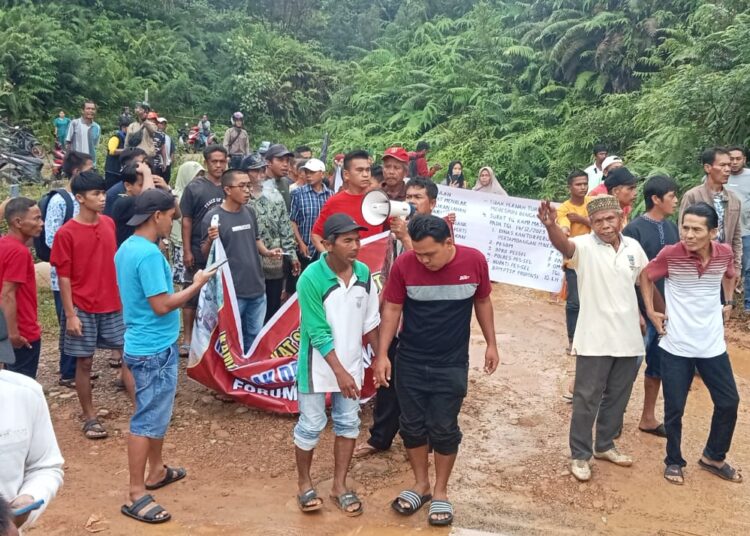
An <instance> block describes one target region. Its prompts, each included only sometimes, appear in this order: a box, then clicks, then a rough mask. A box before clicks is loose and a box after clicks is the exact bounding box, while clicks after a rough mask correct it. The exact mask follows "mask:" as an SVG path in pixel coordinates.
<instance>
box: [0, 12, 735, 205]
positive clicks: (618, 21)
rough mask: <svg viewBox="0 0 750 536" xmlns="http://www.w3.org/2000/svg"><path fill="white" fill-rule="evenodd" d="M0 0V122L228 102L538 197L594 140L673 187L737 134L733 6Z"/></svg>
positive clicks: (286, 130) (193, 109)
mask: <svg viewBox="0 0 750 536" xmlns="http://www.w3.org/2000/svg"><path fill="white" fill-rule="evenodd" d="M0 6H2V7H0V51H1V52H0V114H2V115H7V116H9V117H10V119H11V120H14V121H18V120H22V121H29V122H32V123H36V124H37V125H40V124H44V125H45V130H48V129H49V127H48V125H49V123H48V121H49V120H50V118H51V117H52V116H53V115H54V113H55V112H56V110H57V109H59V108H64V109H66V110H68V111H69V112H70V111H71V110H73V111H76V110H77V109H78V107H79V106H80V103H81V101H82V99H83V98H93V99H94V100H96V101H97V103H99V106H100V111H99V118H100V122H101V123H102V124H103V125H104V126H105V130H106V129H107V128H108V127H111V126H112V124H113V122H114V118H115V117H116V115H117V114H118V113H119V111H120V107H121V106H123V105H126V104H132V102H133V101H135V100H139V99H141V98H142V97H143V94H144V91H145V90H148V94H149V99H150V101H151V103H152V104H153V105H154V106H155V107H156V108H157V109H158V110H159V112H160V113H162V114H164V115H167V116H168V117H169V118H170V119H173V120H179V121H180V122H181V121H183V120H184V121H194V120H195V118H196V117H197V116H199V115H200V114H201V113H203V112H207V113H209V114H210V115H211V116H212V118H216V117H220V118H221V117H225V118H228V117H229V115H230V113H231V112H233V111H235V110H238V109H239V110H242V111H243V112H245V114H246V116H247V117H248V118H249V120H248V121H247V123H248V126H249V128H250V130H251V136H252V137H253V139H254V140H258V139H260V138H265V139H274V140H279V139H284V140H286V141H287V142H288V143H289V144H294V143H296V142H305V143H309V144H311V145H317V144H318V142H319V140H320V139H321V137H322V135H323V133H324V132H329V133H330V135H331V147H330V149H331V153H330V154H332V153H333V152H334V151H335V152H338V151H341V150H347V149H353V148H359V147H361V148H365V149H368V150H371V151H373V152H376V153H379V152H381V151H382V150H383V149H385V148H386V147H387V146H389V145H392V144H401V145H404V146H406V147H407V148H409V149H413V148H414V146H415V144H416V142H417V141H418V140H420V139H425V140H427V141H429V142H430V143H431V145H432V147H433V150H432V153H431V154H430V159H431V161H432V162H439V163H442V164H443V165H446V164H447V163H448V162H449V161H450V160H453V159H458V160H462V161H463V163H464V169H465V173H466V175H467V177H470V182H471V181H472V180H473V177H474V176H475V175H476V173H477V171H478V170H479V168H480V167H482V166H485V165H490V166H492V167H493V168H494V169H495V172H496V174H497V176H498V177H499V178H500V180H501V181H502V182H503V185H504V186H505V187H506V189H507V190H508V191H509V192H510V193H511V194H513V195H519V196H528V197H540V196H551V197H556V198H560V197H562V196H563V195H564V193H565V181H564V177H565V176H566V175H567V173H568V172H569V171H570V170H571V169H573V168H581V167H585V166H586V165H588V163H589V162H590V159H591V154H590V153H591V147H592V145H594V144H595V143H598V142H603V143H606V144H608V146H609V147H610V152H612V153H614V154H618V155H620V156H622V157H623V158H625V160H626V163H627V165H628V166H629V167H631V168H632V169H634V170H635V171H637V172H638V173H640V174H643V175H648V174H651V173H654V172H657V171H659V172H664V173H669V174H671V175H673V176H675V177H676V178H677V179H678V180H679V181H680V184H681V185H682V186H683V187H685V188H687V187H688V186H691V185H692V184H693V183H695V181H696V180H697V178H698V176H699V175H700V169H699V167H698V165H697V154H698V153H699V152H700V150H701V149H703V148H704V147H707V146H710V145H714V144H729V143H747V142H748V141H750V123H748V121H747V120H746V117H747V115H748V112H750V83H748V82H749V81H750V62H748V60H747V58H750V2H748V1H747V0H713V1H704V0H663V1H659V2H649V1H646V0H480V1H475V0H463V1H461V0H376V1H375V2H373V1H372V0H160V1H156V2H154V1H153V0H152V1H150V2H149V1H146V0H78V1H70V0H69V1H62V0H60V1H41V0H35V1H32V0H17V1H5V2H2V3H0ZM221 123H223V121H222V120H221V119H220V120H219V121H218V125H217V127H220V126H221ZM444 173H445V171H443V172H441V174H444Z"/></svg>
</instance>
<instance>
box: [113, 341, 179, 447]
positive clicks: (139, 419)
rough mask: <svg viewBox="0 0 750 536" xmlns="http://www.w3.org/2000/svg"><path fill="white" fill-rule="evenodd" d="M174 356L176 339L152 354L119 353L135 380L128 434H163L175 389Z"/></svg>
mask: <svg viewBox="0 0 750 536" xmlns="http://www.w3.org/2000/svg"><path fill="white" fill-rule="evenodd" d="M178 355H179V352H178V350H177V343H176V342H175V343H174V344H172V345H171V346H170V347H169V348H167V349H166V350H163V351H161V352H159V353H156V354H152V355H130V354H128V353H124V354H123V356H122V359H123V361H124V363H125V364H126V365H127V367H128V368H129V369H130V372H132V374H133V379H134V380H135V413H133V416H132V417H131V418H130V433H131V434H134V435H137V436H141V437H148V438H151V439H161V438H163V437H164V436H165V435H166V434H167V428H168V427H169V421H170V420H171V419H172V407H173V406H174V395H175V393H176V392H177V363H178V361H179V359H178V357H177V356H178Z"/></svg>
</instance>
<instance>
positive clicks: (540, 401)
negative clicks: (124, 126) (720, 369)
mask: <svg viewBox="0 0 750 536" xmlns="http://www.w3.org/2000/svg"><path fill="white" fill-rule="evenodd" d="M493 300H494V304H495V313H496V330H497V333H498V339H499V345H500V348H501V366H500V367H499V369H498V372H497V373H496V374H495V375H494V376H492V377H487V376H485V375H484V373H482V372H481V367H482V363H483V352H484V348H483V341H482V337H481V334H480V332H479V330H478V327H477V326H476V325H475V326H474V330H473V333H474V335H473V340H472V355H471V359H472V371H471V376H470V388H469V396H468V397H467V399H466V401H465V404H464V409H463V412H462V415H461V425H462V428H463V431H464V442H463V444H462V449H461V452H460V454H459V457H458V461H457V464H456V468H455V470H454V475H453V479H452V485H451V495H452V500H453V501H454V504H455V507H456V525H458V526H461V527H466V528H471V529H478V530H485V531H491V532H498V533H503V534H521V535H537V534H539V535H560V534H562V535H564V534H571V535H572V534H618V535H619V534H622V535H640V534H663V535H682V536H695V535H701V536H703V535H715V534H721V535H745V534H749V533H750V487H748V486H750V483H747V484H741V485H735V484H731V483H726V482H722V481H719V480H718V479H716V478H715V477H713V476H711V475H709V474H708V473H705V472H703V471H699V470H698V468H697V466H696V464H695V463H693V461H695V460H697V459H698V457H699V456H700V453H701V450H702V447H703V444H704V442H705V439H706V436H707V433H708V426H709V421H710V408H711V402H710V399H709V396H708V394H707V392H706V389H705V388H704V386H703V384H702V383H701V382H700V380H699V379H696V381H695V382H694V384H693V388H692V391H691V393H690V399H689V401H688V407H687V411H686V416H685V422H684V437H683V448H684V453H685V456H686V458H687V459H688V461H689V462H690V465H689V466H688V468H687V470H686V484H685V486H683V487H677V486H672V485H670V484H668V483H667V482H665V481H664V480H663V478H662V477H661V472H662V470H663V464H662V460H663V457H664V441H663V440H661V439H658V438H656V437H654V436H649V435H645V434H642V433H640V432H638V430H637V423H638V417H639V415H640V410H641V402H642V396H643V389H642V380H641V378H640V377H639V379H638V382H637V384H636V387H635V389H634V392H633V397H632V399H631V403H630V406H629V408H628V412H627V415H626V417H625V428H624V431H623V435H622V437H621V439H620V440H619V442H618V447H619V448H620V449H621V450H622V451H623V452H626V453H628V454H630V455H632V456H633V457H634V458H635V464H634V466H633V467H632V468H630V469H625V468H620V467H615V466H613V465H611V464H607V463H603V462H598V463H595V464H594V476H593V479H592V480H591V482H589V483H586V484H580V483H578V482H576V481H575V480H574V479H573V477H572V476H570V474H569V473H568V470H567V460H568V453H569V451H568V446H567V445H568V438H567V434H568V421H569V416H570V413H569V412H570V406H569V405H568V404H566V403H565V401H564V400H563V399H562V398H561V396H560V395H561V393H562V392H563V391H564V387H565V384H566V382H567V379H568V377H569V375H570V374H571V373H572V369H573V361H572V358H568V357H566V356H565V354H564V342H565V335H564V309H563V307H562V306H561V304H555V303H552V302H551V301H550V300H549V299H548V295H547V294H541V293H535V292H532V291H528V290H523V289H518V288H515V287H509V286H501V285H496V286H495V290H494V292H493ZM730 341H731V348H732V349H731V352H730V355H731V356H732V361H733V366H734V368H735V374H736V376H737V382H738V387H739V390H740V396H741V398H742V399H743V400H746V399H748V398H749V397H748V395H750V388H749V387H748V379H750V351H747V350H745V349H744V348H745V347H746V346H750V337H748V335H747V333H746V331H745V329H744V328H741V327H740V326H739V323H738V322H737V321H735V323H734V324H733V327H732V329H731V330H730ZM98 363H99V365H98V368H99V371H100V373H101V376H102V377H101V378H100V379H99V380H97V382H96V388H95V390H94V396H95V400H96V403H97V406H98V407H100V408H103V409H104V410H105V411H106V413H107V414H106V417H104V422H105V424H106V426H107V427H108V429H109V430H110V434H111V437H110V438H109V439H107V440H105V441H102V442H91V441H87V440H85V439H84V438H83V436H82V435H81V432H80V421H79V418H78V413H79V407H78V402H77V400H76V398H75V395H74V394H73V392H72V391H68V390H63V389H62V388H58V387H57V386H56V376H55V374H54V373H55V371H56V369H57V365H56V352H55V351H54V348H53V344H51V343H50V344H46V345H45V350H44V357H43V363H42V365H41V373H40V379H41V382H42V383H43V384H44V385H45V386H49V391H50V394H49V403H50V407H51V412H52V418H53V422H54V424H55V429H56V431H57V436H58V440H59V442H60V447H61V449H62V451H63V455H64V456H65V459H66V465H65V487H64V488H63V490H62V491H61V493H60V495H59V496H58V497H57V498H56V499H55V501H54V502H53V503H52V505H51V506H50V508H49V509H48V510H47V512H46V513H45V515H44V517H43V518H42V520H41V522H40V524H39V525H38V527H36V528H35V529H34V530H33V531H31V534H38V535H51V536H55V535H76V534H89V533H90V531H89V530H87V529H85V528H84V525H85V524H86V522H87V520H89V519H90V517H91V516H92V514H93V515H96V516H97V517H98V518H99V519H100V520H101V521H100V522H99V523H96V524H94V525H93V526H92V527H90V529H91V528H93V529H96V528H102V529H104V530H103V531H102V532H101V533H102V534H105V535H107V534H111V535H133V534H155V535H183V534H196V535H213V534H217V535H218V534H228V535H244V534H248V535H255V534H257V535H267V536H275V535H279V536H281V535H285V536H287V535H304V536H307V535H329V534H330V535H359V536H367V535H385V536H390V535H394V536H395V535H402V534H417V533H429V534H447V533H448V532H449V531H448V530H438V529H430V528H429V527H428V526H427V522H426V513H425V512H420V513H418V514H417V515H415V516H413V517H411V518H400V517H398V516H397V515H396V514H394V513H393V512H392V511H391V510H390V508H389V503H390V501H391V500H392V499H393V497H394V496H395V495H396V494H397V493H398V491H399V490H401V489H403V488H404V486H408V485H409V484H410V483H411V476H410V471H409V466H408V463H407V461H406V457H405V452H404V449H403V447H402V446H401V443H400V440H397V441H396V444H395V445H394V447H393V449H392V450H391V451H390V452H387V453H383V454H379V455H376V456H373V457H371V458H368V459H366V460H365V461H355V462H354V464H353V469H352V472H351V477H352V480H353V483H354V486H355V488H356V489H358V490H359V491H360V493H361V495H362V497H363V499H364V500H365V506H366V512H365V514H364V515H363V516H362V517H360V518H357V519H348V518H345V517H344V516H343V515H342V514H341V513H340V512H338V511H337V510H336V509H335V507H333V506H332V505H331V502H330V501H327V505H326V508H325V510H324V511H323V512H322V513H321V514H319V515H314V516H303V515H302V514H301V513H300V512H299V511H298V510H297V508H296V504H295V500H294V493H295V489H296V486H295V484H296V476H295V468H294V456H293V445H292V441H291V430H292V427H293V425H294V422H295V421H294V419H293V418H288V417H279V416H275V415H270V414H265V413H262V412H258V411H256V410H252V409H248V408H245V407H242V406H237V405H236V404H225V403H222V402H220V401H218V400H215V399H214V398H213V397H212V396H210V393H209V392H208V391H207V390H206V389H205V388H203V387H202V386H200V385H197V384H195V383H193V382H191V381H189V380H187V379H186V378H185V377H184V375H183V376H182V381H181V384H180V390H179V393H178V396H177V401H176V406H175V416H174V420H173V425H172V429H171V431H170V433H169V435H168V437H167V439H166V443H165V453H166V460H167V461H168V462H169V463H173V464H179V465H183V466H185V467H186V468H187V470H188V478H186V479H185V480H184V481H182V482H180V483H178V484H175V485H172V486H169V487H167V488H165V489H162V490H159V491H157V492H155V494H154V495H155V496H156V498H157V500H159V501H160V502H161V503H162V504H163V505H164V506H165V507H166V508H168V509H169V510H170V512H171V513H172V515H173V518H174V519H173V520H172V521H171V522H169V523H167V524H165V525H161V526H154V527H147V526H144V525H140V524H138V523H137V522H134V521H131V520H128V519H126V518H125V517H124V516H122V515H121V514H120V513H119V508H120V506H121V505H122V504H123V502H124V501H125V497H126V492H127V479H128V477H127V470H126V467H127V456H126V443H125V433H126V431H127V426H128V417H129V411H130V409H129V404H128V403H127V402H126V400H125V397H124V395H123V394H122V393H116V392H114V390H113V387H112V386H111V383H112V381H113V380H114V378H115V372H114V371H112V370H110V369H108V368H106V360H105V359H104V358H103V357H102V358H101V359H98ZM183 366H184V363H183ZM748 407H749V406H748V405H747V404H746V403H745V402H743V403H741V406H740V414H739V421H738V424H737V431H736V433H735V437H734V443H733V448H732V451H731V453H730V457H731V459H732V460H733V461H735V462H736V463H737V464H738V465H739V466H740V467H741V466H742V465H747V463H748V460H750V441H748V439H749V438H750V422H748V421H749V420H750V419H749V418H748ZM659 413H661V411H659ZM371 415H372V411H371V408H366V409H365V410H364V412H363V427H362V429H363V433H362V437H366V426H368V425H369V424H370V422H371ZM331 471H332V435H331V432H330V430H329V431H327V432H326V434H325V437H324V439H323V441H322V442H321V445H320V447H319V449H318V451H317V453H316V459H315V463H314V478H315V480H316V482H320V486H319V489H320V490H321V491H322V492H323V493H325V494H326V495H327V493H328V490H329V489H330V476H331Z"/></svg>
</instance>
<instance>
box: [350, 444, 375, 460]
mask: <svg viewBox="0 0 750 536" xmlns="http://www.w3.org/2000/svg"><path fill="white" fill-rule="evenodd" d="M376 452H380V449H376V448H375V447H373V446H372V445H370V444H369V443H364V444H362V445H360V446H358V447H357V448H356V449H354V454H352V457H353V458H366V457H367V456H370V455H372V454H375V453H376Z"/></svg>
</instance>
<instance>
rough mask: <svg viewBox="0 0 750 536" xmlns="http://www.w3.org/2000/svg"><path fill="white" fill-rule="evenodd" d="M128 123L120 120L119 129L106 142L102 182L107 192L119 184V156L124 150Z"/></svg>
mask: <svg viewBox="0 0 750 536" xmlns="http://www.w3.org/2000/svg"><path fill="white" fill-rule="evenodd" d="M128 125H129V123H127V122H125V121H123V120H121V121H120V129H119V130H116V131H115V132H113V133H112V136H111V137H110V138H109V140H108V141H107V160H106V162H105V163H104V182H105V183H106V186H107V189H108V190H109V189H110V188H112V186H114V185H115V184H117V183H118V182H120V169H121V167H122V166H120V155H121V154H122V151H123V150H124V149H125V136H126V134H127V130H128Z"/></svg>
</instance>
